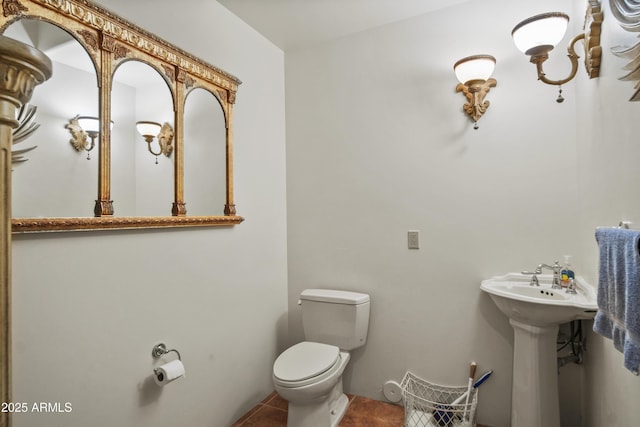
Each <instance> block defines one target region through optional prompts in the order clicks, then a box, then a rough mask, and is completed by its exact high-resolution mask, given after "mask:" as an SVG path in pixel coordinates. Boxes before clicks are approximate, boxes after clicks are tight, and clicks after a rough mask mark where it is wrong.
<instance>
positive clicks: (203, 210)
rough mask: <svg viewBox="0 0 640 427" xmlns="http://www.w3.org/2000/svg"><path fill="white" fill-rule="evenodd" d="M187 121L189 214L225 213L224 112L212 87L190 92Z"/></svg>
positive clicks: (185, 157) (186, 157)
mask: <svg viewBox="0 0 640 427" xmlns="http://www.w3.org/2000/svg"><path fill="white" fill-rule="evenodd" d="M184 116H185V124H184V200H185V202H186V204H187V215H222V214H223V213H224V204H225V201H226V176H227V173H226V147H225V141H226V129H225V120H224V112H223V110H222V106H221V105H220V103H219V102H218V99H217V98H216V97H215V96H214V95H213V94H212V93H211V92H209V91H207V90H204V89H194V90H193V91H191V92H190V93H189V94H188V95H187V99H186V103H185V110H184Z"/></svg>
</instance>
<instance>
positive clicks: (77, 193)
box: [3, 19, 99, 217]
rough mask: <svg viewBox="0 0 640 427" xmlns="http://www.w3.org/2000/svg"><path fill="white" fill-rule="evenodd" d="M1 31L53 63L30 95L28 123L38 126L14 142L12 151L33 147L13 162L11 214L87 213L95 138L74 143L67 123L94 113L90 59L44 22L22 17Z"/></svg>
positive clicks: (92, 187)
mask: <svg viewBox="0 0 640 427" xmlns="http://www.w3.org/2000/svg"><path fill="white" fill-rule="evenodd" d="M3 34H4V35H5V36H7V37H11V38H13V39H16V40H19V41H21V42H23V43H26V44H28V45H30V46H33V47H35V48H37V49H40V50H41V51H43V52H44V53H45V54H46V55H47V56H49V58H51V62H52V64H53V76H52V78H51V79H49V80H48V81H47V82H45V83H44V84H42V85H41V87H39V88H38V89H39V90H38V91H35V92H34V95H33V97H32V99H31V101H30V104H31V105H32V106H33V107H34V109H35V111H32V113H33V116H32V117H31V121H32V123H31V126H34V124H37V125H39V127H38V128H37V129H36V130H35V131H34V132H33V133H32V134H30V135H29V136H28V137H27V138H25V139H24V140H23V141H21V142H19V143H18V144H15V145H14V149H13V151H18V150H20V151H22V150H25V151H26V150H27V149H29V148H33V147H35V148H33V149H32V150H30V151H28V152H25V153H24V154H22V157H23V159H24V160H25V161H23V162H20V163H17V164H14V166H13V172H12V177H11V178H12V193H13V198H12V213H13V217H71V216H73V217H90V216H93V205H94V200H95V198H96V191H97V182H98V162H97V159H98V153H97V152H98V150H97V149H96V148H95V144H94V149H93V150H92V151H87V150H86V149H88V148H89V147H90V146H91V140H90V139H89V138H86V136H85V139H86V141H87V144H86V146H83V147H79V146H78V147H74V145H73V140H74V138H73V134H72V133H71V130H70V129H69V128H67V125H69V124H70V120H71V119H73V118H74V117H78V116H98V109H99V104H98V83H97V77H96V70H95V68H94V65H93V62H92V60H91V58H90V57H89V55H88V53H87V52H86V51H85V49H84V48H83V47H82V45H81V44H80V43H79V42H78V41H77V40H76V39H75V38H74V37H73V36H71V35H70V34H69V33H68V32H66V31H65V30H63V29H61V28H59V27H57V26H56V25H53V24H51V23H48V22H43V21H38V20H32V19H23V20H20V21H16V22H14V23H13V24H11V25H10V26H8V27H7V29H6V30H5V31H4V32H3ZM62 100H63V102H61V101H62ZM76 140H80V141H82V138H76ZM96 144H97V141H96ZM85 148H86V149H85ZM94 153H95V154H94ZM87 157H89V158H88V159H87Z"/></svg>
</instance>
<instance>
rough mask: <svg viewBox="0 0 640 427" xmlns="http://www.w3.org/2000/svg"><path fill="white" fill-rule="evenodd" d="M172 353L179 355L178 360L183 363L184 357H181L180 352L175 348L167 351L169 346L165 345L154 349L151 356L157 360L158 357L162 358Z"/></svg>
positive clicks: (157, 345) (156, 346)
mask: <svg viewBox="0 0 640 427" xmlns="http://www.w3.org/2000/svg"><path fill="white" fill-rule="evenodd" d="M172 351H174V352H175V353H176V354H177V355H178V360H180V361H182V357H180V352H179V351H178V350H176V349H175V348H172V349H170V350H167V346H166V345H165V344H164V343H160V344H156V345H155V346H154V347H153V350H152V351H151V354H152V355H153V357H155V358H156V359H157V358H158V357H162V356H164V355H165V354H167V353H171V352H172Z"/></svg>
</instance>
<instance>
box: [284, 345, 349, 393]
mask: <svg viewBox="0 0 640 427" xmlns="http://www.w3.org/2000/svg"><path fill="white" fill-rule="evenodd" d="M339 359H340V349H339V348H338V347H336V346H333V345H329V344H323V343H317V342H311V341H303V342H301V343H298V344H296V345H294V346H293V347H290V348H289V349H287V350H285V351H284V352H283V353H282V354H281V355H280V356H278V358H277V359H276V361H275V363H274V364H273V377H274V379H275V380H276V381H277V382H278V383H279V384H280V385H282V386H284V387H301V386H303V385H307V384H311V383H314V382H318V381H321V380H322V379H323V378H325V377H327V376H330V375H331V374H332V373H333V371H335V369H337V368H338V367H339V366H340V363H338V361H339ZM332 368H333V369H332Z"/></svg>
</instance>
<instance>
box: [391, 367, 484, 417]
mask: <svg viewBox="0 0 640 427" xmlns="http://www.w3.org/2000/svg"><path fill="white" fill-rule="evenodd" d="M400 388H401V391H402V398H403V400H404V425H405V427H475V425H476V407H477V405H478V390H477V389H475V388H472V389H471V395H470V396H469V403H466V398H465V399H462V401H461V402H460V403H455V404H453V403H452V402H454V401H455V400H456V399H457V398H458V397H460V396H461V395H462V394H463V393H465V392H466V391H467V386H459V387H448V386H442V385H438V384H433V383H430V382H429V381H426V380H423V379H422V378H420V377H418V376H416V375H414V374H412V373H411V372H407V373H406V374H404V378H403V379H402V383H401V384H400Z"/></svg>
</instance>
